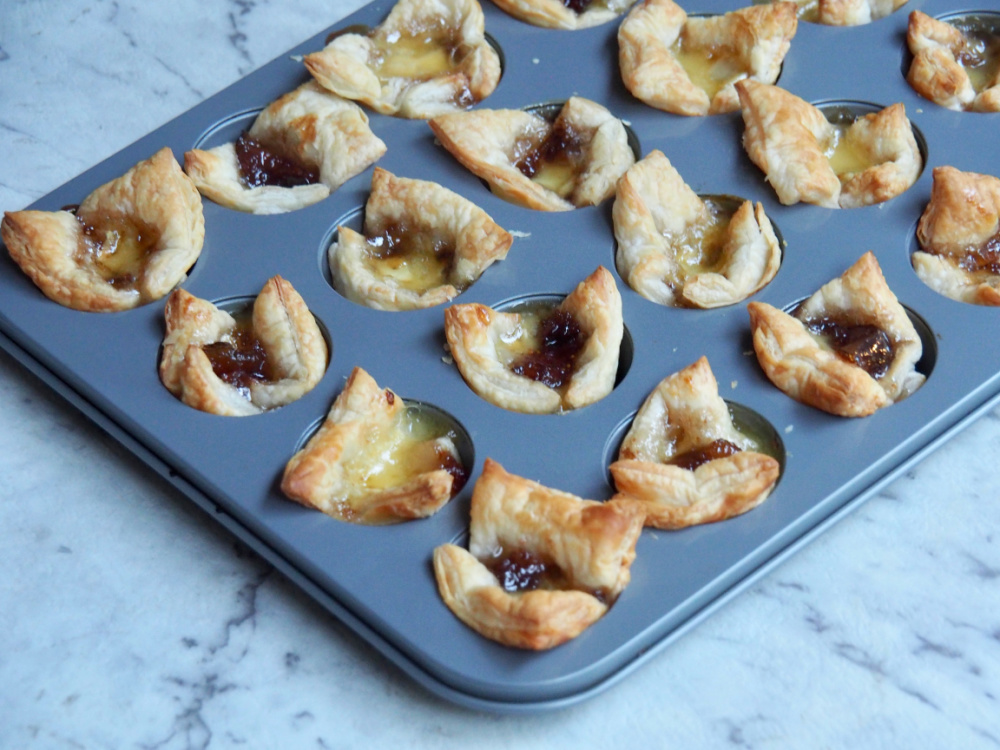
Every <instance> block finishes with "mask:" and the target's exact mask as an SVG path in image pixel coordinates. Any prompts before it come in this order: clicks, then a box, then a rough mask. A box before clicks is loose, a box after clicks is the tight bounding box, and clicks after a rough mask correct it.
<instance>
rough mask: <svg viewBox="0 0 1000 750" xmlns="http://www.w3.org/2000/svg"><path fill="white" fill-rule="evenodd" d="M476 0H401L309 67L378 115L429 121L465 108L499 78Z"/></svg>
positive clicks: (310, 58)
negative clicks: (364, 30) (367, 29)
mask: <svg viewBox="0 0 1000 750" xmlns="http://www.w3.org/2000/svg"><path fill="white" fill-rule="evenodd" d="M484 31H485V29H484V20H483V10H482V8H481V7H480V5H479V3H478V2H477V1H476V0H399V2H398V3H396V5H395V6H394V7H393V9H392V11H390V13H389V15H388V16H387V17H386V19H385V20H384V21H383V22H382V23H381V24H379V25H378V26H376V27H375V28H374V29H372V30H371V31H370V32H369V33H368V34H357V33H343V34H340V35H338V36H337V37H335V38H334V39H332V40H331V41H330V42H329V44H327V45H326V47H324V48H323V49H322V50H320V51H319V52H313V53H311V54H309V55H306V56H305V58H304V62H305V66H306V68H308V69H309V72H310V73H311V74H312V75H313V77H314V78H315V79H316V80H317V81H318V82H319V83H320V84H321V85H322V86H323V87H324V88H326V89H329V90H330V91H332V92H334V93H335V94H338V95H340V96H342V97H344V98H345V99H352V100H354V101H359V102H361V103H363V104H366V105H368V106H369V107H371V108H372V109H374V110H375V111H376V112H380V113H382V114H385V115H397V116H400V117H411V118H426V117H433V116H434V115H437V114H441V113H442V112H450V111H453V110H456V109H459V110H460V109H467V108H469V107H471V106H472V105H473V104H476V103H477V102H480V101H482V100H483V99H485V98H486V97H487V96H489V95H490V94H491V93H493V89H495V88H496V85H497V83H499V81H500V57H499V55H497V52H496V50H494V49H493V46H492V45H491V44H490V43H489V42H488V41H487V40H486V37H485V36H484Z"/></svg>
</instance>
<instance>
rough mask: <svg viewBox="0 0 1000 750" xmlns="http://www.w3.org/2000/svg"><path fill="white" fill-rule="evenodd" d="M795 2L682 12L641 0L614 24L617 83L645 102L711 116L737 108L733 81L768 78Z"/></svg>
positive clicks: (665, 2) (666, 2)
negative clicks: (709, 13)
mask: <svg viewBox="0 0 1000 750" xmlns="http://www.w3.org/2000/svg"><path fill="white" fill-rule="evenodd" d="M796 10H797V8H796V5H795V3H792V2H775V3H769V4H765V5H753V6H750V7H747V8H741V9H739V10H735V11H731V12H729V13H725V14H721V15H714V16H694V17H689V16H688V15H687V13H685V12H684V10H683V9H682V8H681V7H680V6H679V5H677V4H676V3H674V2H673V0H645V1H644V2H642V3H639V4H637V5H635V6H633V7H632V10H630V11H629V14H628V16H627V17H626V18H625V20H624V21H623V22H622V24H621V26H619V28H618V66H619V69H620V71H621V76H622V80H623V81H624V82H625V87H626V88H627V89H628V90H629V91H631V92H632V94H633V95H634V96H635V97H636V98H637V99H641V100H642V101H644V102H645V103H646V104H649V105H650V106H652V107H656V108H658V109H662V110H665V111H667V112H673V113H674V114H678V115H714V114H719V113H723V112H734V111H736V110H737V109H739V107H740V102H739V97H738V96H737V94H736V89H735V88H733V83H734V82H736V81H738V80H741V79H743V78H753V79H755V80H758V81H762V82H764V83H774V82H775V81H776V80H778V74H779V73H780V72H781V63H782V60H784V58H785V53H787V52H788V48H789V46H790V43H791V39H792V37H793V36H795V31H796V28H797V27H798V19H797V18H796Z"/></svg>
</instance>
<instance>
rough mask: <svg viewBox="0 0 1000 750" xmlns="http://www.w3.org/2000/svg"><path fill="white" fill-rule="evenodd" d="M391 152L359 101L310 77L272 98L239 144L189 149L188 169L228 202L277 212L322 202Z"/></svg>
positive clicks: (212, 195) (201, 186) (206, 191)
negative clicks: (350, 100)
mask: <svg viewBox="0 0 1000 750" xmlns="http://www.w3.org/2000/svg"><path fill="white" fill-rule="evenodd" d="M385 151H386V146H385V143H383V142H382V140H381V139H380V138H378V136H376V135H375V134H374V133H373V132H372V131H371V128H370V127H369V126H368V117H367V115H365V113H364V111H363V110H362V109H361V108H360V107H359V106H358V105H356V104H354V103H353V102H349V101H347V100H346V99H342V98H340V97H339V96H337V95H336V94H331V93H330V92H329V91H326V90H325V89H323V88H322V87H320V85H319V84H318V83H316V82H315V81H309V82H307V83H304V84H302V85H301V86H299V87H298V88H296V89H295V90H294V91H291V92H289V93H287V94H285V95H284V96H282V97H280V98H279V99H276V100H275V101H273V102H271V104H269V105H268V106H267V107H266V108H265V109H264V110H263V111H262V112H261V113H260V114H259V115H258V116H257V119H256V120H254V123H253V125H251V126H250V129H249V130H248V131H247V132H246V133H245V134H244V135H243V136H241V138H240V139H239V140H237V141H236V142H230V143H224V144H222V145H221V146H216V147H215V148H212V149H209V150H207V151H205V150H202V149H192V150H191V151H188V152H187V153H186V154H184V170H185V171H186V172H187V173H188V175H189V176H190V177H191V179H192V180H194V183H195V185H197V186H198V190H200V191H201V193H202V195H204V196H205V197H206V198H209V199H211V200H213V201H215V202H216V203H218V204H220V205H222V206H226V207H227V208H232V209H235V210H237V211H245V212H247V213H254V214H277V213H285V212H287V211H295V210H297V209H300V208H305V207H306V206H310V205H312V204H313V203H317V202H319V201H321V200H323V199H324V198H326V197H327V196H329V195H330V193H331V192H333V191H334V190H336V189H337V188H339V187H340V186H341V185H343V184H344V183H345V182H347V180H349V179H350V178H351V177H354V176H355V175H356V174H359V173H360V172H362V171H364V170H365V169H366V168H368V166H370V165H371V164H373V163H374V162H376V161H378V160H379V158H381V156H382V155H383V154H384V153H385Z"/></svg>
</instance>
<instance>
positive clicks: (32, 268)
mask: <svg viewBox="0 0 1000 750" xmlns="http://www.w3.org/2000/svg"><path fill="white" fill-rule="evenodd" d="M0 237H2V238H3V243H4V245H6V246H7V252H9V253H10V257H11V258H12V259H13V260H14V262H15V263H17V265H18V266H20V268H21V270H22V271H24V273H25V274H26V275H27V276H28V277H29V278H30V279H31V280H32V281H33V282H34V283H35V286H37V287H38V288H39V289H40V290H41V291H42V292H43V293H44V294H45V296H46V297H48V298H49V299H51V300H53V301H54V302H58V303H59V304H60V305H63V306H64V307H70V308H73V309H74V310H84V311H89V312H114V311H119V310H128V309H131V308H134V307H138V306H140V305H145V304H147V303H149V302H152V301H153V300H157V299H160V298H161V297H163V296H164V295H166V294H167V293H168V292H169V291H170V290H171V289H173V288H174V287H175V286H176V285H177V284H179V283H180V282H181V281H183V280H184V278H185V276H186V274H187V271H188V269H189V268H191V266H193V265H194V263H195V261H196V260H197V259H198V256H199V255H200V254H201V248H202V244H203V242H204V239H205V218H204V214H203V212H202V205H201V196H200V195H199V194H198V191H197V190H196V189H195V187H194V185H193V184H192V182H191V180H190V179H188V177H187V176H186V175H185V174H184V172H182V171H181V168H180V165H179V164H178V163H177V161H176V160H175V159H174V155H173V153H172V152H171V151H170V149H169V148H163V149H160V150H159V151H157V152H156V153H155V154H153V156H151V157H150V158H149V159H146V160H145V161H141V162H139V163H138V164H136V165H135V166H133V167H132V168H131V169H129V170H128V171H127V172H126V173H125V174H123V175H122V176H120V177H118V178H116V179H114V180H112V181H110V182H108V183H105V184H104V185H101V186H100V187H98V188H97V189H96V190H94V191H93V192H92V193H90V195H88V196H87V197H86V198H84V200H83V202H82V203H80V205H79V206H78V207H76V208H75V210H66V209H64V210H62V211H35V210H26V211H7V212H5V213H4V217H3V222H2V223H0Z"/></svg>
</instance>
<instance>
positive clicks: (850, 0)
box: [795, 0, 906, 26]
mask: <svg viewBox="0 0 1000 750" xmlns="http://www.w3.org/2000/svg"><path fill="white" fill-rule="evenodd" d="M795 2H796V3H797V4H798V6H799V18H801V19H802V20H803V21H810V22H812V23H821V24H824V25H827V26H863V25H864V24H867V23H871V22H872V21H877V20H878V19H880V18H885V17H886V16H888V15H889V14H890V13H892V12H893V11H895V10H896V9H898V8H900V7H902V6H903V5H905V4H906V0H795Z"/></svg>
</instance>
